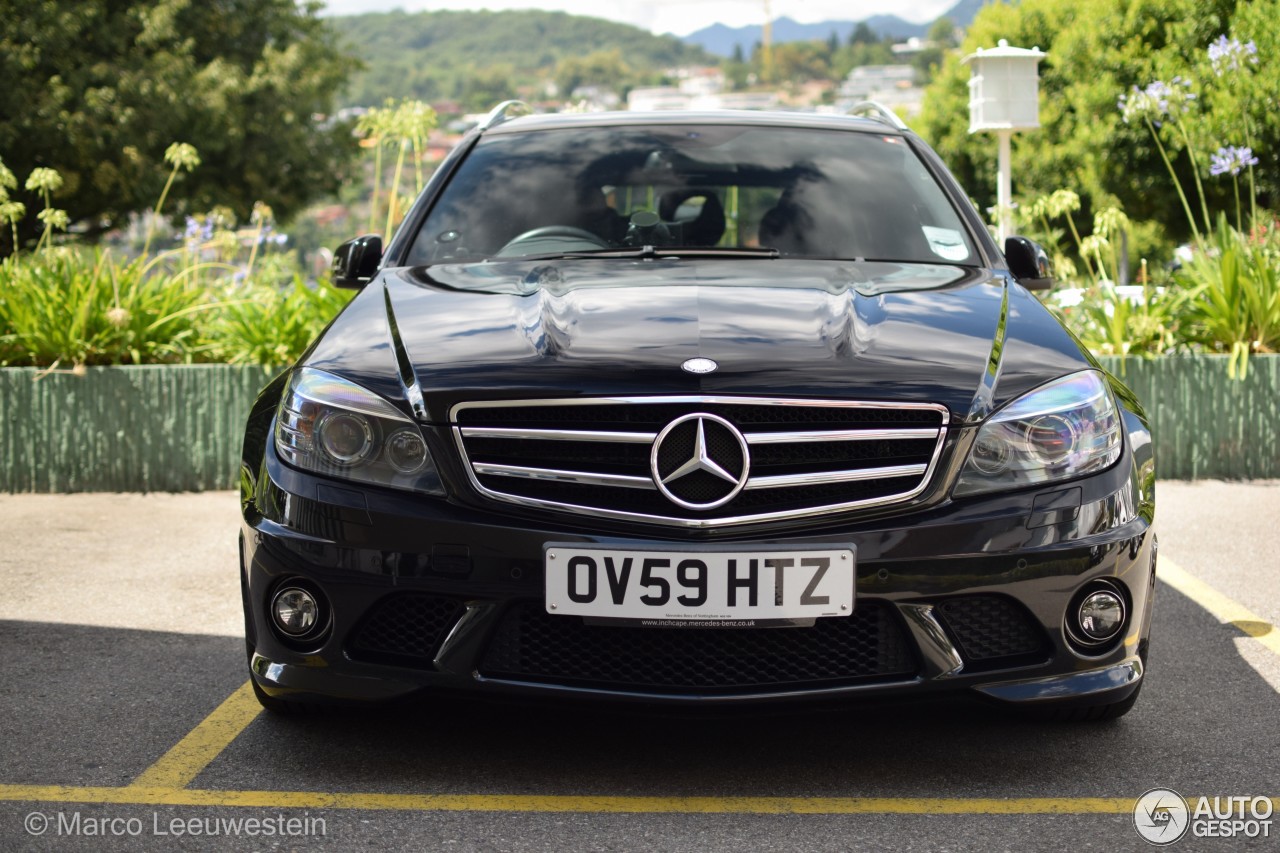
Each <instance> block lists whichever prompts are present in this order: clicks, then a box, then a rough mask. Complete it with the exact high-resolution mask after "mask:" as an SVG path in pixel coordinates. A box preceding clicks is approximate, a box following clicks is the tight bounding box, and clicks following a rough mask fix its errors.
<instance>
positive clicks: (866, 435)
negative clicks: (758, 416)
mask: <svg viewBox="0 0 1280 853" xmlns="http://www.w3.org/2000/svg"><path fill="white" fill-rule="evenodd" d="M743 437H744V438H746V440H747V444H799V443H802V442H815V441H896V440H900V439H913V438H937V437H938V430H936V429H865V430H857V431H850V430H841V429H833V430H818V431H815V432H744V433H743Z"/></svg>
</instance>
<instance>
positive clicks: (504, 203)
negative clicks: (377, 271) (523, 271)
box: [408, 125, 977, 264]
mask: <svg viewBox="0 0 1280 853" xmlns="http://www.w3.org/2000/svg"><path fill="white" fill-rule="evenodd" d="M645 246H654V247H659V248H661V247H670V248H672V249H675V248H685V247H692V248H700V249H716V250H721V251H723V252H724V253H726V254H731V253H733V252H734V251H738V250H756V254H759V255H760V256H761V257H767V254H765V253H760V252H759V251H758V250H759V249H762V248H763V249H773V250H776V251H777V252H778V253H779V254H781V255H784V256H792V257H808V258H836V259H847V260H860V259H865V260H890V261H905V262H917V263H939V262H942V263H955V264H964V263H970V264H972V263H976V260H975V259H976V257H977V256H976V253H975V251H974V248H973V245H972V243H971V242H970V239H969V236H968V235H967V233H966V232H965V229H964V226H963V225H962V224H961V221H960V217H959V215H958V214H957V213H956V211H955V209H954V208H953V207H952V206H951V204H950V203H949V201H948V200H947V198H946V196H945V195H944V193H943V191H942V189H941V188H940V187H939V186H938V184H937V181H936V180H935V179H934V177H933V176H932V175H931V174H930V173H929V171H928V170H927V169H926V168H925V166H924V164H923V163H922V162H921V161H920V159H919V158H918V157H917V156H916V154H915V152H914V151H912V150H911V148H910V146H908V145H907V144H906V142H905V141H904V140H903V139H902V138H901V137H899V136H892V135H879V134H875V133H864V132H848V131H833V130H813V129H798V128H785V127H737V126H705V127H694V126H689V125H682V126H662V127H647V128H640V127H593V128H573V129H564V130H542V131H533V132H528V133H511V134H494V135H492V136H486V137H484V138H482V139H481V140H480V141H479V142H478V143H477V144H476V147H475V149H474V150H473V151H472V152H471V153H470V155H469V156H468V157H467V158H466V160H465V161H464V162H463V163H462V165H461V167H460V168H459V169H458V172H457V174H455V175H454V177H453V179H452V180H451V181H450V182H449V184H448V186H447V187H446V188H445V190H444V193H443V194H442V196H441V197H440V199H439V200H438V201H437V203H436V204H435V206H434V207H433V209H432V210H431V212H430V214H429V215H428V216H427V218H426V220H425V222H424V223H423V225H422V228H421V230H420V231H419V232H418V235H417V237H416V238H415V240H414V243H413V247H412V249H411V251H410V255H409V258H408V263H409V264H429V263H441V262H451V263H458V262H472V261H483V260H490V259H505V258H516V257H527V256H535V255H555V254H567V255H577V254H582V253H594V252H606V251H616V250H618V249H621V248H625V247H645Z"/></svg>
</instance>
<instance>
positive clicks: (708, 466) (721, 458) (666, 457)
mask: <svg viewBox="0 0 1280 853" xmlns="http://www.w3.org/2000/svg"><path fill="white" fill-rule="evenodd" d="M649 469H650V471H652V473H653V482H654V484H655V485H657V487H658V491H660V492H662V494H664V495H666V497H667V499H668V500H669V501H671V502H672V503H674V504H676V505H677V506H682V507H684V508H685V509H715V508H716V507H718V506H724V505H725V504H727V503H728V502H729V501H731V500H733V499H734V498H735V497H737V495H738V492H740V491H742V489H743V487H744V486H746V484H747V475H748V474H749V473H750V470H751V454H750V452H749V451H748V450H747V440H746V439H745V438H743V436H742V433H740V432H738V428H737V427H735V426H734V425H733V424H731V423H729V422H728V421H726V420H725V419H724V418H722V417H719V416H717V415H710V414H706V413H705V412H695V413H694V414H691V415H683V416H681V417H678V418H676V419H675V420H674V421H672V422H671V423H669V424H667V425H666V426H665V427H663V428H662V432H660V433H658V437H657V438H656V439H654V442H653V449H652V450H651V451H650V452H649Z"/></svg>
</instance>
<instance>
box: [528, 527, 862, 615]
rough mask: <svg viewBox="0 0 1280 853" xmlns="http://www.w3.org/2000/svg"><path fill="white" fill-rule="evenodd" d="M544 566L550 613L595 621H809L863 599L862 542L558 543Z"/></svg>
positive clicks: (845, 611) (847, 610)
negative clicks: (859, 573) (859, 595)
mask: <svg viewBox="0 0 1280 853" xmlns="http://www.w3.org/2000/svg"><path fill="white" fill-rule="evenodd" d="M628 561H629V562H628ZM543 567H544V569H545V572H544V584H543V591H544V594H545V607H546V611H547V613H549V614H552V615H561V616H578V617H581V618H582V619H584V620H585V621H587V622H589V623H594V624H611V625H644V626H647V627H655V628H694V627H706V628H766V627H804V626H810V625H813V623H814V620H816V619H821V618H833V617H835V618H838V617H845V616H849V615H851V614H852V613H853V609H854V604H855V600H856V598H857V594H856V585H857V546H856V545H854V544H852V543H837V544H830V543H820V544H807V545H775V544H760V545H755V544H735V545H678V544H673V545H670V546H649V547H635V546H619V547H603V546H598V545H594V544H591V545H584V544H582V543H570V542H557V543H548V544H547V545H545V546H544V549H543ZM664 590H665V592H664ZM700 599H701V600H700Z"/></svg>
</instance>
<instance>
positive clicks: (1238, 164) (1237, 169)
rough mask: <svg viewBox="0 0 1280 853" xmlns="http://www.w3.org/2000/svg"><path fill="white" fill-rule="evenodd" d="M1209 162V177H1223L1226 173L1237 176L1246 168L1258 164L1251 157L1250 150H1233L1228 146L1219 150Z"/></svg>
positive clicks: (1233, 148)
mask: <svg viewBox="0 0 1280 853" xmlns="http://www.w3.org/2000/svg"><path fill="white" fill-rule="evenodd" d="M1209 161H1210V163H1209V174H1210V175H1225V174H1226V173H1227V172H1230V173H1231V174H1232V175H1238V174H1240V173H1241V172H1242V171H1244V169H1245V168H1246V167H1248V166H1256V165H1257V164H1258V158H1257V157H1255V156H1253V151H1252V150H1251V149H1249V148H1235V147H1232V146H1230V145H1228V146H1226V147H1224V148H1219V149H1218V150H1217V152H1216V153H1215V154H1213V155H1212V156H1211V157H1210V158H1209Z"/></svg>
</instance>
